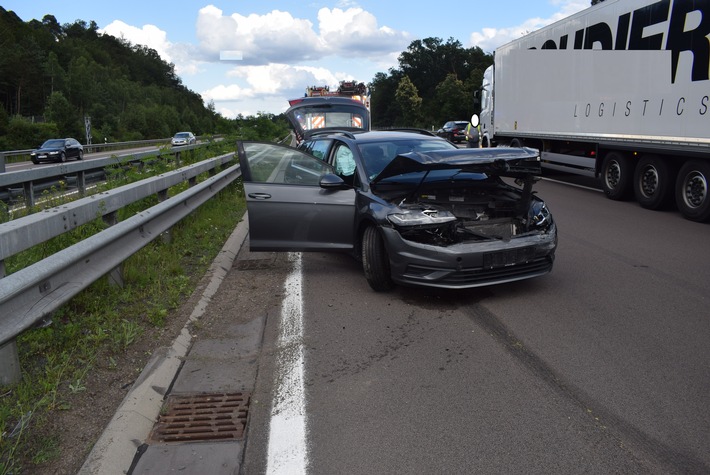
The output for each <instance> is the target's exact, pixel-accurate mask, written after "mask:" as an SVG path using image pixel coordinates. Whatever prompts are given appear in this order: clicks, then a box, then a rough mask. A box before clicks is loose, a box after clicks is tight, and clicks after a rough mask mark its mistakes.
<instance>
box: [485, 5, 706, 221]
mask: <svg viewBox="0 0 710 475" xmlns="http://www.w3.org/2000/svg"><path fill="white" fill-rule="evenodd" d="M709 35H710V0H660V1H659V0H606V1H604V2H602V3H599V4H597V5H595V6H593V7H590V8H588V9H586V10H583V11H581V12H579V13H577V14H574V15H572V16H570V17H568V18H566V19H563V20H561V21H558V22H556V23H554V24H551V25H549V26H547V27H545V28H542V29H540V30H537V31H535V32H533V33H530V34H527V35H525V36H524V37H521V38H520V39H517V40H515V41H513V42H511V43H508V44H506V45H504V46H502V47H500V48H498V49H497V50H496V51H495V53H494V64H493V66H491V67H490V68H488V69H487V70H486V72H485V74H484V79H483V84H482V90H481V104H480V105H481V115H480V117H481V140H482V145H483V146H495V145H511V146H530V147H535V148H538V149H539V150H540V155H541V159H542V161H543V167H545V168H548V169H553V170H562V171H568V172H570V171H571V172H573V173H577V174H582V175H589V176H593V177H598V178H600V181H601V185H602V188H603V190H604V192H605V193H606V195H607V196H608V197H609V198H611V199H615V200H620V199H624V198H626V197H629V196H632V195H635V197H636V200H637V201H638V202H639V203H640V204H641V206H643V207H644V208H649V209H661V208H664V207H666V206H669V205H671V204H672V203H675V205H676V206H677V208H678V210H679V211H680V212H681V213H682V215H683V216H685V217H686V218H688V219H691V220H695V221H707V220H710V79H709V77H710V39H709V38H710V36H709Z"/></svg>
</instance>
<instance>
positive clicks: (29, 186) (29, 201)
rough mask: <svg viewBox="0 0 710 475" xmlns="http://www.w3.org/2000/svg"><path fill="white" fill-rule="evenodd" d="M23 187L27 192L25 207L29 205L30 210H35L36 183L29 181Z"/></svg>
mask: <svg viewBox="0 0 710 475" xmlns="http://www.w3.org/2000/svg"><path fill="white" fill-rule="evenodd" d="M22 187H23V188H24V190H25V205H27V207H28V208H34V205H35V187H34V182H31V181H27V182H25V183H24V184H23V185H22Z"/></svg>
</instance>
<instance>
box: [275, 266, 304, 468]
mask: <svg viewBox="0 0 710 475" xmlns="http://www.w3.org/2000/svg"><path fill="white" fill-rule="evenodd" d="M289 258H290V259H291V260H292V261H293V270H292V271H291V273H290V274H289V276H288V278H287V279H286V282H285V284H284V290H285V294H286V295H285V297H284V300H283V304H282V309H281V322H280V331H279V341H278V349H277V368H276V373H277V376H276V385H275V389H274V400H273V404H272V409H271V426H270V430H269V449H268V455H267V467H266V473H267V474H268V475H276V474H278V475H281V474H294V475H300V474H305V473H306V468H307V465H308V454H307V450H306V410H305V394H304V388H303V380H304V379H303V366H304V359H303V344H302V342H303V300H302V294H301V288H302V286H301V283H302V270H301V269H302V266H301V254H300V253H293V254H290V255H289Z"/></svg>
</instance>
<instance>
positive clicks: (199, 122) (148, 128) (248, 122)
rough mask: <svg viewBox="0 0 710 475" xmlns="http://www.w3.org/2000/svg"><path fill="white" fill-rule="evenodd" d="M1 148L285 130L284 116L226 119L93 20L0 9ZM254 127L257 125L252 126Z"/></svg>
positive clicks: (159, 63) (153, 56)
mask: <svg viewBox="0 0 710 475" xmlns="http://www.w3.org/2000/svg"><path fill="white" fill-rule="evenodd" d="M0 50H1V51H2V54H0V150H14V149H26V148H33V147H36V146H37V145H38V144H39V143H41V142H43V141H44V140H45V139H48V138H56V137H75V138H77V139H79V140H80V141H81V142H85V136H86V133H85V118H86V117H89V118H90V123H91V139H92V143H98V142H104V141H108V142H123V141H132V140H144V139H154V138H166V137H170V136H172V135H173V134H174V133H175V132H178V131H181V130H191V131H193V132H194V133H195V134H197V135H204V134H225V135H230V134H234V133H240V134H242V135H246V136H247V138H252V139H254V138H259V137H256V136H255V135H258V134H256V133H255V132H254V131H255V130H261V129H265V130H268V132H269V133H273V135H270V136H269V137H272V136H279V135H286V134H287V133H288V130H287V123H286V121H285V118H284V117H274V116H273V115H271V114H259V115H257V116H256V117H246V118H245V117H243V116H238V117H237V118H236V119H227V118H224V117H223V116H222V115H220V114H219V113H217V112H216V111H215V108H214V104H212V103H210V104H207V105H205V104H204V102H203V100H202V97H201V96H200V95H199V94H197V93H195V92H193V91H191V90H190V89H188V88H187V87H186V86H185V85H184V84H183V83H182V81H181V79H180V78H179V77H178V76H177V74H176V73H175V67H174V65H173V64H171V63H167V62H165V61H164V60H162V59H161V58H160V56H159V55H158V53H157V52H156V51H155V50H154V49H151V48H148V47H146V46H140V45H132V44H130V43H129V42H128V41H126V40H124V39H122V38H116V37H113V36H110V35H104V34H100V33H99V32H98V26H97V25H96V23H95V22H93V21H92V22H90V23H88V24H87V23H86V22H84V21H81V20H78V21H76V22H74V23H71V24H65V25H60V24H59V23H58V22H57V20H56V18H55V17H54V16H53V15H45V16H44V17H43V18H42V21H37V20H31V21H29V22H24V21H22V20H21V19H20V18H19V17H18V16H17V15H16V14H15V13H14V12H12V11H7V10H5V9H4V8H3V7H1V6H0ZM257 124H258V125H260V127H255V125H257Z"/></svg>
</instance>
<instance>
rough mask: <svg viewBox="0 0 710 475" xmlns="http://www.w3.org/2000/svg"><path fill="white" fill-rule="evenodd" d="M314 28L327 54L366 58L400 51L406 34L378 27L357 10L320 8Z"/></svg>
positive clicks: (406, 40) (405, 41)
mask: <svg viewBox="0 0 710 475" xmlns="http://www.w3.org/2000/svg"><path fill="white" fill-rule="evenodd" d="M318 25H319V28H320V37H321V39H322V41H323V44H324V45H325V47H326V48H327V50H328V52H329V53H331V54H334V53H341V54H345V55H353V56H367V55H373V54H381V53H391V52H392V51H401V50H402V49H403V48H404V47H405V46H406V45H407V44H408V43H409V42H410V38H409V35H408V34H407V33H406V32H397V31H395V30H393V29H392V28H388V27H386V26H382V27H379V26H378V25H377V19H376V18H375V16H374V15H372V14H371V13H370V12H367V11H365V10H363V9H361V8H348V9H347V10H341V9H339V8H334V9H332V10H330V9H328V8H321V9H320V10H319V11H318Z"/></svg>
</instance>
